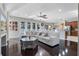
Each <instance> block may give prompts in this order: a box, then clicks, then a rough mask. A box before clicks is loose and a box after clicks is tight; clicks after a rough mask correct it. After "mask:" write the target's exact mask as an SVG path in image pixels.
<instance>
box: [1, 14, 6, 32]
mask: <svg viewBox="0 0 79 59" xmlns="http://www.w3.org/2000/svg"><path fill="white" fill-rule="evenodd" d="M6 28H7V25H6V18H5V17H4V16H3V15H1V16H0V30H1V32H6Z"/></svg>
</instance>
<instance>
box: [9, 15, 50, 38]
mask: <svg viewBox="0 0 79 59" xmlns="http://www.w3.org/2000/svg"><path fill="white" fill-rule="evenodd" d="M9 21H17V22H18V30H17V31H12V30H10V29H9ZM9 21H8V30H9V38H20V37H21V35H22V32H23V31H22V30H21V22H25V31H29V30H28V29H27V23H28V22H30V23H31V31H33V28H32V23H36V24H39V25H40V27H41V23H44V24H46V25H50V23H46V22H43V21H39V20H34V19H29V18H21V17H15V16H10V17H9ZM41 28H42V27H41ZM42 30H43V29H42ZM34 31H38V30H37V25H36V29H35V30H34Z"/></svg>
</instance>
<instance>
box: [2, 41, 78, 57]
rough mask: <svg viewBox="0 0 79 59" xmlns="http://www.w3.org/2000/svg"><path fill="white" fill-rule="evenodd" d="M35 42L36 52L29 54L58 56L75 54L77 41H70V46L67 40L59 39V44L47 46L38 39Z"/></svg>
mask: <svg viewBox="0 0 79 59" xmlns="http://www.w3.org/2000/svg"><path fill="white" fill-rule="evenodd" d="M36 44H37V45H38V48H36V50H34V51H36V53H35V55H30V56H59V55H62V56H77V43H76V42H70V46H68V45H67V41H63V40H60V44H59V45H56V46H54V47H51V46H48V45H46V44H44V43H42V42H39V41H36ZM4 50H5V49H4ZM4 50H3V49H2V53H3V55H5V52H4ZM9 50H10V49H9ZM34 51H33V52H34ZM28 53H29V52H28ZM28 53H27V55H26V56H28ZM13 54H14V53H13ZM21 55H22V54H18V56H21ZM15 56H16V55H15Z"/></svg>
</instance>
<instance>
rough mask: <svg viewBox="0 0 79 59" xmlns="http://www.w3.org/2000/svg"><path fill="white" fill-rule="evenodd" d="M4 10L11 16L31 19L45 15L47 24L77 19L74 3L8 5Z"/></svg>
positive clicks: (76, 8) (76, 7)
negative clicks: (40, 14)
mask: <svg viewBox="0 0 79 59" xmlns="http://www.w3.org/2000/svg"><path fill="white" fill-rule="evenodd" d="M5 6H6V10H7V11H8V12H9V13H10V15H13V16H19V17H25V18H28V17H31V18H36V19H39V18H38V17H37V16H39V13H40V12H42V13H43V14H46V15H47V17H48V19H43V20H45V21H47V22H59V21H62V20H65V19H68V20H69V19H71V18H74V17H75V18H76V17H78V4H77V3H76V4H75V3H69V4H68V3H57V4H56V3H8V4H5Z"/></svg>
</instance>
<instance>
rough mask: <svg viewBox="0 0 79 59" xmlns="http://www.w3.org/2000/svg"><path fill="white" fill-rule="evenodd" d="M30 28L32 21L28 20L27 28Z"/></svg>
mask: <svg viewBox="0 0 79 59" xmlns="http://www.w3.org/2000/svg"><path fill="white" fill-rule="evenodd" d="M30 28H31V23H30V22H28V23H27V29H29V30H30Z"/></svg>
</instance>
